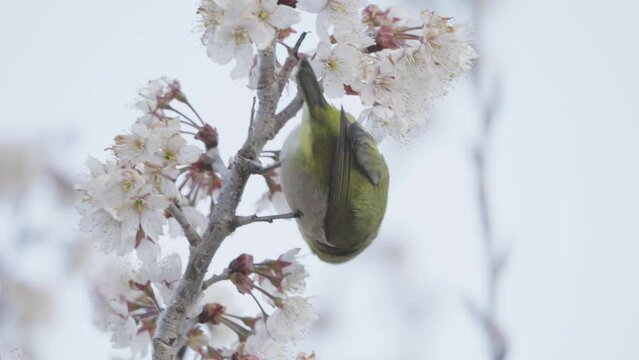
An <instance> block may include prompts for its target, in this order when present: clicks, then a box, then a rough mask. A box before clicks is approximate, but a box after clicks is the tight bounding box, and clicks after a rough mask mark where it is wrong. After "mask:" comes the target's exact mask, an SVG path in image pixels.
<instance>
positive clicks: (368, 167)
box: [340, 121, 386, 186]
mask: <svg viewBox="0 0 639 360" xmlns="http://www.w3.org/2000/svg"><path fill="white" fill-rule="evenodd" d="M347 131H348V133H347V135H348V140H349V143H350V146H351V148H352V149H353V152H354V153H355V159H356V160H357V164H358V165H359V166H360V167H361V170H363V173H364V175H366V177H367V178H368V180H370V182H371V183H372V184H373V185H375V186H377V185H379V180H380V178H381V177H382V172H383V171H384V169H385V168H386V163H385V162H384V158H383V157H382V154H380V153H379V150H378V149H377V143H376V142H375V139H373V137H372V136H371V135H370V134H369V133H368V132H367V131H366V130H364V128H362V126H361V125H360V124H359V123H358V122H357V121H354V122H353V123H351V124H350V125H349V126H348V130H347ZM340 135H341V134H340Z"/></svg>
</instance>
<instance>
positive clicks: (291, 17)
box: [268, 0, 300, 29]
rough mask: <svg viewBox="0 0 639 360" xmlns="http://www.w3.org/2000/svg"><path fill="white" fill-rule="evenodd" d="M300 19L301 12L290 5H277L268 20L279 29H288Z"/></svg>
mask: <svg viewBox="0 0 639 360" xmlns="http://www.w3.org/2000/svg"><path fill="white" fill-rule="evenodd" d="M274 1H275V0H274ZM299 21H300V13H299V12H298V11H295V9H293V8H292V7H290V6H286V5H277V7H276V8H275V11H273V12H272V13H271V16H270V17H269V19H268V22H269V23H270V24H271V25H273V26H275V27H277V28H278V29H286V28H287V27H289V26H291V25H293V24H296V23H298V22H299Z"/></svg>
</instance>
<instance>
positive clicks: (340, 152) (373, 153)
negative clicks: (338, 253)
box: [325, 109, 385, 246]
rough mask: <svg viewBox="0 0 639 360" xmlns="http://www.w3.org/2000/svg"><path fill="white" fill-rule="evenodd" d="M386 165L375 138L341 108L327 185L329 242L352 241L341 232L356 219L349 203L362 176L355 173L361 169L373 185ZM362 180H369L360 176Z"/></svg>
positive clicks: (340, 244)
mask: <svg viewBox="0 0 639 360" xmlns="http://www.w3.org/2000/svg"><path fill="white" fill-rule="evenodd" d="M384 168H385V163H384V158H383V157H382V156H381V154H380V153H379V151H378V150H377V145H376V143H375V140H374V139H373V138H372V137H371V136H370V135H369V134H368V133H367V132H366V130H364V129H363V128H362V127H361V126H360V125H359V124H358V123H357V122H352V123H351V122H350V121H349V120H348V119H347V118H346V114H345V113H344V109H342V111H341V114H340V125H339V135H338V138H337V143H336V145H335V154H334V157H333V167H332V169H331V173H330V178H329V187H328V189H329V190H328V207H327V209H326V210H327V211H326V218H325V228H326V239H327V241H328V242H329V243H331V244H332V245H334V246H344V245H346V244H345V243H341V242H343V241H350V240H351V239H344V238H343V236H340V234H341V233H342V232H343V231H344V230H345V226H346V224H349V223H352V222H353V221H354V220H355V218H354V217H353V216H354V214H353V213H352V206H351V205H352V204H349V203H348V201H349V199H350V196H349V195H350V194H349V193H350V191H351V185H352V182H353V181H358V180H356V179H357V177H359V176H361V175H359V174H356V173H355V172H357V171H359V172H361V174H363V175H364V176H365V178H366V179H368V181H370V182H371V184H373V185H374V186H377V185H378V184H379V181H380V178H381V177H382V171H383V169H384ZM359 181H366V180H365V179H363V178H361V180H359Z"/></svg>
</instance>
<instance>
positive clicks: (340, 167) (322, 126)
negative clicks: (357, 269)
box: [280, 59, 389, 264]
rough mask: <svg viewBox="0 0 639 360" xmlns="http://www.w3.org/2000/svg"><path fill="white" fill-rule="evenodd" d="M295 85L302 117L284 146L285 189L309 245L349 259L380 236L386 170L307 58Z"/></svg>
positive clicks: (322, 254)
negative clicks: (329, 95)
mask: <svg viewBox="0 0 639 360" xmlns="http://www.w3.org/2000/svg"><path fill="white" fill-rule="evenodd" d="M296 78H297V84H298V88H299V91H300V92H301V94H302V97H303V99H304V108H303V115H302V122H301V124H299V125H298V126H297V127H296V128H295V129H294V130H293V131H291V133H290V134H289V135H288V136H287V138H286V139H285V141H284V143H283V146H282V150H281V170H280V179H281V185H282V192H283V193H284V196H285V198H286V200H287V202H288V204H289V206H290V207H291V209H292V210H294V211H295V212H297V213H299V214H300V216H299V217H297V218H296V221H297V225H298V228H299V230H300V233H301V234H302V237H303V238H304V240H305V241H306V243H307V244H308V246H309V248H310V249H311V251H312V252H313V253H314V254H315V255H317V256H318V257H319V258H320V259H321V260H323V261H325V262H328V263H335V264H338V263H344V262H346V261H348V260H351V259H353V258H354V257H355V256H357V255H358V254H360V253H361V252H362V251H363V250H364V249H366V248H367V247H368V246H369V245H370V244H371V242H372V241H373V240H374V239H375V238H376V237H377V234H378V232H379V229H380V226H381V223H382V220H383V218H384V214H385V212H386V203H387V199H388V185H389V172H388V166H387V164H386V161H385V160H384V156H383V155H382V154H381V153H380V151H379V149H378V147H377V143H376V141H375V139H374V138H373V137H372V136H371V135H370V134H369V133H368V132H367V131H366V130H365V129H364V128H363V127H362V126H361V125H360V124H359V123H358V122H357V121H355V119H354V117H353V116H352V115H350V114H347V113H346V112H345V111H344V108H343V107H342V108H341V110H338V109H337V108H336V107H335V106H333V105H331V104H329V103H328V101H327V100H326V98H325V97H324V94H323V91H322V87H321V85H320V83H319V81H318V79H317V77H316V75H315V72H314V71H313V68H312V67H311V64H310V63H309V62H308V60H306V59H302V60H300V63H299V65H298V71H297V75H296Z"/></svg>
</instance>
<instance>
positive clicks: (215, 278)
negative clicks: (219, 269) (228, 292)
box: [202, 271, 229, 291]
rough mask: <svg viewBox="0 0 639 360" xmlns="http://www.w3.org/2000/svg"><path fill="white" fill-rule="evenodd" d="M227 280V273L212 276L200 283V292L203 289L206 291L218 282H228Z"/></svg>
mask: <svg viewBox="0 0 639 360" xmlns="http://www.w3.org/2000/svg"><path fill="white" fill-rule="evenodd" d="M228 279H229V274H228V272H227V271H224V272H223V273H221V274H218V275H213V276H211V277H210V278H208V279H207V280H206V281H204V282H203V283H202V291H204V290H205V289H207V288H208V287H209V286H211V285H213V284H215V283H218V282H220V281H224V280H228Z"/></svg>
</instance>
